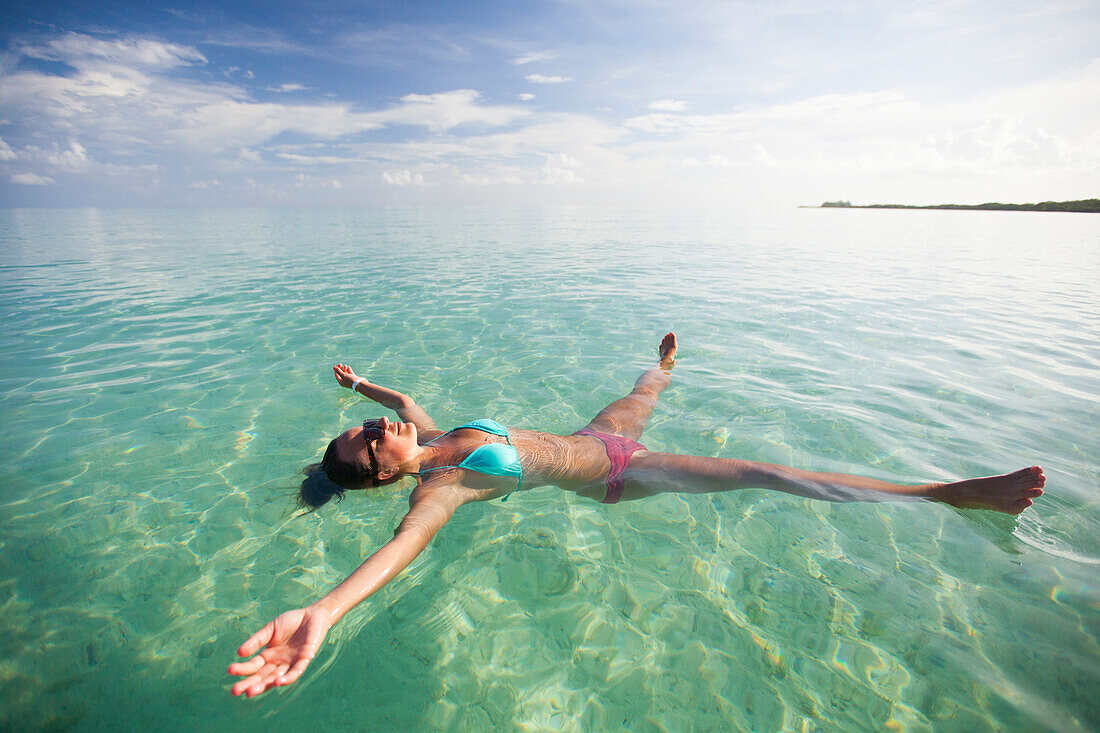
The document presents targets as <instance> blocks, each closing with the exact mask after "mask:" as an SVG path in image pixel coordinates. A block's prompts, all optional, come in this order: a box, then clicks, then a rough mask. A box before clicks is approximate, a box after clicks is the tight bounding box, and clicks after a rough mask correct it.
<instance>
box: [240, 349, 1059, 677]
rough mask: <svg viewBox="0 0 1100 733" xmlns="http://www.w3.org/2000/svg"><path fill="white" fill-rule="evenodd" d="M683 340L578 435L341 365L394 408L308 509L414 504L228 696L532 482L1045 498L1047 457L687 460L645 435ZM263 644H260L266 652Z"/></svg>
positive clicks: (277, 628) (292, 618)
mask: <svg viewBox="0 0 1100 733" xmlns="http://www.w3.org/2000/svg"><path fill="white" fill-rule="evenodd" d="M676 351H677V343H676V336H675V335H674V334H671V333H669V334H667V335H666V336H665V337H664V339H662V341H661V344H660V346H659V347H658V354H659V360H658V363H657V364H656V365H655V366H653V367H651V368H649V369H647V370H646V371H645V372H644V373H643V374H642V375H641V376H640V377H639V378H638V380H637V381H636V382H635V384H634V389H633V390H631V392H630V394H628V395H626V396H625V397H622V398H620V399H618V400H615V401H614V402H612V403H611V404H610V405H608V406H607V407H605V408H604V409H603V410H601V411H600V412H599V414H597V415H596V417H595V418H593V419H592V421H591V422H589V423H588V424H587V425H586V426H584V427H583V428H581V429H580V430H578V431H576V432H575V433H573V434H572V435H567V436H566V435H554V434H551V433H543V432H538V431H533V430H520V429H515V428H511V429H510V428H507V427H505V426H503V425H501V424H500V423H497V422H496V421H495V420H491V419H487V418H482V419H479V420H474V421H472V422H469V423H466V424H465V425H462V426H459V427H457V428H454V429H453V430H450V431H447V432H444V431H442V430H440V429H438V428H437V427H436V426H435V422H434V421H433V420H432V419H431V417H430V416H429V415H428V413H427V412H425V410H424V409H423V408H422V407H420V406H419V405H417V404H416V402H415V400H413V399H412V398H410V397H409V396H407V395H404V394H402V393H400V392H397V391H395V390H391V389H388V388H386V387H382V386H380V385H377V384H372V383H371V382H369V381H368V380H366V379H365V378H363V377H359V376H357V375H356V374H355V372H354V371H353V370H352V369H351V368H350V367H349V366H347V365H346V364H337V365H336V366H335V367H333V373H334V375H335V377H336V381H337V382H338V383H339V384H340V385H341V386H343V387H348V388H350V389H352V390H353V391H355V392H358V393H359V394H361V395H363V396H365V397H367V398H369V399H372V400H374V401H375V402H377V403H379V404H381V405H383V406H384V407H387V408H389V409H391V410H394V411H395V412H396V413H397V416H398V417H399V418H400V422H393V421H390V420H389V418H387V417H381V418H378V419H372V420H367V421H365V422H364V423H363V425H362V426H361V427H359V426H357V427H354V428H351V429H349V430H347V431H345V432H344V433H342V434H341V435H339V436H338V437H337V438H335V439H334V440H333V441H332V442H331V443H330V444H329V446H328V449H327V450H326V452H325V455H324V458H323V459H322V460H321V462H320V463H319V464H315V465H313V466H311V467H309V468H308V469H307V474H308V475H307V478H306V480H305V481H303V482H302V488H301V490H300V494H299V501H300V504H301V505H302V506H303V507H305V508H307V509H310V510H316V509H317V508H319V507H320V506H322V505H324V504H325V503H327V502H328V501H330V500H331V499H332V498H333V497H336V498H337V499H340V498H343V496H344V494H345V493H346V492H347V491H348V490H356V489H369V488H373V487H377V486H381V485H384V484H388V483H393V482H395V481H398V480H400V479H402V478H404V477H405V476H413V477H415V478H416V480H417V486H416V488H415V489H413V491H412V493H411V495H410V496H409V506H410V509H409V512H408V514H406V515H405V518H404V519H403V520H402V521H401V524H400V525H399V526H398V528H397V531H396V532H395V535H394V538H393V539H392V540H390V541H389V542H387V543H386V544H385V545H384V546H383V547H381V548H380V549H379V550H378V551H376V552H375V553H374V554H372V555H371V556H370V557H369V558H367V560H366V561H365V562H363V564H362V565H360V566H359V568H358V569H357V570H356V571H355V572H354V573H352V574H351V575H350V576H348V578H347V579H345V580H344V581H343V582H342V583H341V584H340V585H339V586H337V587H336V588H335V589H333V590H332V591H331V592H330V593H328V594H327V595H326V596H325V597H324V598H321V599H320V600H318V601H317V602H316V603H314V604H312V605H311V606H309V607H307V608H303V609H296V610H294V611H288V612H286V613H284V614H282V615H280V616H278V617H277V618H276V619H275V620H273V621H272V622H270V623H268V624H267V625H266V626H264V627H263V628H262V629H261V630H260V631H258V632H257V633H256V634H254V635H253V636H252V637H251V638H249V639H248V641H246V642H245V643H244V644H243V645H241V647H240V648H239V649H238V650H237V654H238V655H239V656H242V657H243V656H249V655H252V654H255V653H256V652H257V651H259V652H260V653H259V654H258V655H257V656H256V657H254V658H252V659H250V660H248V661H247V662H239V663H236V664H232V665H230V667H229V673H230V674H234V675H239V676H243V677H245V679H242V680H240V681H239V682H237V683H236V684H234V685H233V694H234V695H240V694H246V695H247V696H248V697H253V696H255V695H259V694H261V693H263V692H265V691H267V690H269V689H271V688H272V687H277V686H282V685H288V684H291V683H293V682H294V681H295V680H297V679H298V677H300V676H301V674H302V672H304V671H305V669H306V667H307V666H308V665H309V663H310V661H311V660H312V659H313V657H314V655H315V654H316V653H317V650H318V649H319V648H320V646H321V643H322V642H323V641H324V638H325V636H326V635H327V633H328V630H329V629H330V628H332V626H333V625H334V624H336V623H337V622H338V621H339V620H340V619H341V618H342V617H343V616H344V614H346V613H347V612H348V611H350V610H351V609H352V608H354V607H355V606H356V605H357V604H359V603H360V602H362V601H363V600H365V599H366V598H368V597H370V596H371V595H372V594H374V593H375V592H377V591H378V589H379V588H381V587H382V586H384V585H385V584H386V583H388V582H389V581H390V580H392V579H393V578H394V577H395V576H396V575H397V574H398V573H400V572H401V571H402V570H404V569H405V567H406V566H408V564H409V563H410V562H412V560H413V559H414V558H415V557H416V556H417V555H419V554H420V552H421V551H423V549H424V548H425V547H426V546H427V545H428V543H429V542H430V541H431V540H432V538H433V537H434V536H435V534H436V532H438V531H439V530H440V529H441V528H442V527H443V525H444V524H446V523H447V521H448V520H450V518H451V516H452V515H453V514H454V512H455V510H457V509H458V507H460V506H462V505H463V504H467V503H470V502H475V501H489V500H491V499H496V498H507V497H508V496H509V495H510V494H512V493H514V492H516V491H518V490H521V489H529V488H533V487H536V486H543V485H554V486H558V487H560V488H562V489H564V490H567V491H573V492H575V493H578V494H580V495H582V496H587V497H591V498H594V499H598V500H600V501H601V502H603V503H605V504H614V503H617V502H619V501H635V500H640V499H644V498H646V497H649V496H654V495H657V494H661V493H668V492H678V493H696V494H699V493H713V492H719V491H731V490H736V489H747V488H762V489H773V490H777V491H783V492H786V493H790V494H796V495H799V496H805V497H809V498H813V499H820V500H825V501H844V502H850V501H860V502H867V501H905V500H930V501H937V502H944V503H947V504H950V505H952V506H956V507H963V508H979V509H989V510H993V511H999V512H1005V513H1008V514H1019V513H1020V512H1022V511H1024V510H1025V509H1027V508H1028V507H1029V506H1031V505H1032V503H1033V501H1034V500H1035V499H1036V498H1038V497H1039V496H1041V495H1042V493H1043V489H1042V487H1043V484H1044V483H1045V480H1046V479H1045V477H1044V476H1043V472H1042V469H1041V468H1040V467H1038V466H1031V467H1030V468H1024V469H1020V470H1018V471H1015V472H1013V473H1007V474H1002V475H999V476H989V477H985V478H974V479H967V480H964V481H953V482H946V483H944V482H940V483H924V484H917V485H904V484H894V483H890V482H886V481H880V480H877V479H870V478H864V477H861V476H855V475H851V474H842V473H820V472H813V471H804V470H801V469H796V468H791V467H788V466H780V465H776V464H770V463H758V462H755V461H747V460H737V459H730V458H709V457H704V456H689V455H679V454H674V453H660V452H654V451H648V450H646V448H645V446H644V445H642V444H641V443H639V442H638V440H639V439H640V438H641V435H642V432H643V431H644V429H645V426H646V423H647V422H648V421H649V417H650V415H651V414H652V412H653V409H654V407H656V405H657V400H658V398H659V395H660V393H661V392H663V391H664V390H665V389H666V388H667V387H668V385H669V383H670V381H671V373H672V370H673V367H674V366H675V363H676ZM261 647H262V650H261Z"/></svg>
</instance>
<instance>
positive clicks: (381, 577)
mask: <svg viewBox="0 0 1100 733" xmlns="http://www.w3.org/2000/svg"><path fill="white" fill-rule="evenodd" d="M466 494H467V492H466V490H465V489H463V488H462V487H461V486H458V485H449V486H438V487H436V488H435V489H434V490H433V491H432V492H431V495H430V497H426V498H424V499H421V500H419V501H417V503H416V504H415V505H414V506H413V507H412V508H411V509H410V510H409V513H408V514H406V515H405V518H404V519H403V520H402V521H401V524H400V526H398V528H397V531H396V533H395V534H394V537H393V539H392V540H390V541H389V542H387V543H386V544H385V545H383V546H382V547H380V548H379V549H378V550H377V551H376V552H375V553H374V554H372V555H371V556H370V557H368V558H367V559H366V560H365V561H364V562H363V564H362V565H360V566H359V567H358V568H357V569H356V570H355V572H353V573H352V574H351V575H349V576H348V577H347V578H345V579H344V581H343V582H342V583H340V585H338V586H336V587H335V588H333V589H332V590H331V591H329V592H328V593H327V594H326V595H325V597H324V598H321V599H320V600H318V601H317V602H316V603H313V604H312V605H310V606H308V607H307V608H301V609H296V610H294V611H287V612H286V613H284V614H281V615H280V616H278V617H277V618H276V619H275V620H274V621H271V622H270V623H268V624H267V625H266V626H264V627H263V628H262V629H260V630H259V631H257V632H256V633H255V634H253V635H252V636H251V637H250V638H249V639H248V641H246V642H245V643H244V644H242V645H241V647H240V648H239V649H238V650H237V655H238V656H241V657H246V656H249V655H251V654H255V653H256V652H257V651H258V652H260V653H259V654H257V655H256V656H255V657H253V658H252V659H249V660H248V661H247V662H237V663H235V664H232V665H230V666H229V673H230V674H234V675H239V676H242V677H245V679H242V680H240V681H238V682H237V683H236V684H234V685H233V694H234V695H240V694H242V693H243V694H245V695H247V696H248V697H254V696H256V695H259V694H261V693H263V692H266V691H268V690H270V689H271V688H272V687H281V686H283V685H289V684H291V683H293V682H295V681H296V680H297V679H298V678H299V677H301V676H302V672H304V671H305V670H306V667H308V666H309V663H310V661H311V660H312V659H313V657H314V656H315V655H316V654H317V651H318V650H319V649H320V648H321V644H322V642H324V640H325V636H326V635H327V634H328V631H329V629H331V628H332V627H333V626H335V625H336V622H338V621H339V620H340V619H342V618H343V617H344V615H345V614H346V613H347V612H348V611H350V610H351V609H352V608H354V607H355V606H357V605H358V604H359V603H361V602H362V601H364V600H366V599H367V598H369V597H370V596H371V595H373V594H374V593H375V592H377V591H378V590H379V589H380V588H381V587H382V586H384V585H385V584H386V583H388V582H390V581H391V580H393V579H394V577H396V576H397V574H398V573H400V572H401V571H402V570H404V569H405V568H406V567H408V565H409V563H411V562H412V561H413V560H414V559H415V558H416V556H417V555H419V554H420V553H421V552H422V551H423V550H424V548H425V547H427V546H428V543H429V542H431V541H432V538H433V537H434V536H435V533H436V532H438V531H439V530H440V528H442V527H443V525H444V524H446V523H447V521H448V520H449V519H450V518H451V516H452V515H453V514H454V512H455V509H457V508H458V507H459V506H461V505H462V504H463V503H465V498H464V497H465V496H466Z"/></svg>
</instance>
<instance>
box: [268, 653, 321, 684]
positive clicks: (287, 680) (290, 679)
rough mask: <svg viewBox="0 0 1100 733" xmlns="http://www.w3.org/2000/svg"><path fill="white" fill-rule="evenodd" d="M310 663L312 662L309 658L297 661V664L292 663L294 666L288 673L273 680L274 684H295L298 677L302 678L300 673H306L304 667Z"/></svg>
mask: <svg viewBox="0 0 1100 733" xmlns="http://www.w3.org/2000/svg"><path fill="white" fill-rule="evenodd" d="M311 661H313V660H312V659H310V658H302V659H299V660H298V661H297V662H295V663H294V666H293V667H291V668H290V670H289V671H288V672H286V673H285V674H281V675H279V677H278V678H277V679H276V680H275V684H277V685H290V684H293V683H294V682H296V681H297V680H298V678H299V677H301V676H302V672H305V671H306V667H308V666H309V663H310V662H311Z"/></svg>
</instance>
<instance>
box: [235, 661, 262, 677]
mask: <svg viewBox="0 0 1100 733" xmlns="http://www.w3.org/2000/svg"><path fill="white" fill-rule="evenodd" d="M263 666H264V658H263V657H253V658H252V659H249V660H248V661H247V662H234V663H233V664H231V665H229V674H236V675H253V674H256V673H257V672H259V671H260V668H261V667H263Z"/></svg>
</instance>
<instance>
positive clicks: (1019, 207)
mask: <svg viewBox="0 0 1100 733" xmlns="http://www.w3.org/2000/svg"><path fill="white" fill-rule="evenodd" d="M798 208H800V209H948V210H956V211H1072V212H1076V213H1079V214H1097V213H1100V199H1080V200H1078V201H1043V202H1042V203H1038V204H998V203H990V204H936V205H934V206H912V205H909V204H852V203H849V202H847V201H826V202H825V203H823V204H821V206H800V207H798Z"/></svg>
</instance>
